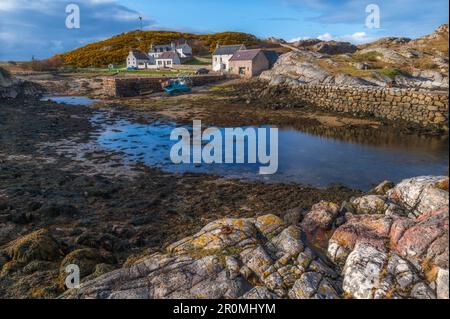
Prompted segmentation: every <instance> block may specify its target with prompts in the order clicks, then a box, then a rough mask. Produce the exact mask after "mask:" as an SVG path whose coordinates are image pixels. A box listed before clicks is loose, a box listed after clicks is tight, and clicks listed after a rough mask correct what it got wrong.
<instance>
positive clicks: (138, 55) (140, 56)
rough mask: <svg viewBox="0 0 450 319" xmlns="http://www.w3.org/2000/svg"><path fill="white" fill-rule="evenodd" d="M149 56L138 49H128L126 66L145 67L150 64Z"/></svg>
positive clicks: (148, 66)
mask: <svg viewBox="0 0 450 319" xmlns="http://www.w3.org/2000/svg"><path fill="white" fill-rule="evenodd" d="M152 64H153V63H152V61H151V59H150V57H149V56H148V55H147V54H145V53H143V52H141V51H138V50H130V53H129V54H128V57H127V68H128V69H131V68H137V69H147V68H150V66H151V65H152Z"/></svg>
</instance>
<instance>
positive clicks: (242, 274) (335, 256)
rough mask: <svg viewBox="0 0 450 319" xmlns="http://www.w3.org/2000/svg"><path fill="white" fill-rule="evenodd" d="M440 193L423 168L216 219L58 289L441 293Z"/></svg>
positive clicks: (166, 294) (117, 293) (444, 251)
mask: <svg viewBox="0 0 450 319" xmlns="http://www.w3.org/2000/svg"><path fill="white" fill-rule="evenodd" d="M448 195H449V194H448V178H447V177H438V176H424V177H417V178H412V179H408V180H404V181H403V182H401V183H400V184H398V185H396V186H393V185H391V184H390V183H389V182H385V183H383V184H381V185H379V186H378V187H377V188H376V189H375V190H374V191H373V194H372V195H366V196H363V197H357V198H353V199H352V200H350V201H349V202H345V203H342V204H341V205H340V206H339V205H337V204H335V203H331V202H324V201H322V202H320V203H318V204H316V205H314V206H312V208H311V209H310V210H308V211H307V212H303V213H302V212H300V211H298V210H291V211H289V212H286V213H285V214H284V219H281V218H280V217H277V216H275V215H264V216H260V217H256V218H245V219H231V218H225V219H220V220H217V221H214V222H212V223H210V224H208V225H207V226H206V227H204V228H203V229H202V230H201V231H200V232H198V233H197V234H195V235H193V236H190V237H187V238H185V239H182V240H181V241H178V242H176V243H173V244H171V245H170V246H168V248H167V251H166V253H157V254H153V255H149V256H143V257H142V258H140V259H138V260H136V261H133V262H132V263H131V264H129V265H127V266H126V267H124V268H123V269H120V270H116V271H114V272H110V273H108V274H105V275H104V276H101V277H99V278H97V279H94V280H91V281H87V282H85V283H84V284H83V285H82V287H81V288H79V289H72V290H70V291H68V292H66V293H65V294H64V295H63V297H64V298H111V299H116V298H251V299H272V298H291V299H309V298H314V299H336V298H357V299H381V298H396V299H397V298H418V299H435V298H448V297H449V294H448V293H449V287H448V281H449V279H448V250H449V247H448V240H449V237H448V236H449V234H448V216H449V215H448V213H449V210H448V200H449V197H448ZM327 234H331V239H330V240H329V242H328V247H327V248H326V250H325V252H324V251H323V250H322V249H321V248H320V246H321V245H320V243H317V240H318V239H320V238H323V239H326V236H327ZM324 237H325V238H324Z"/></svg>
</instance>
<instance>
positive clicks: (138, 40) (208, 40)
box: [58, 31, 261, 68]
mask: <svg viewBox="0 0 450 319" xmlns="http://www.w3.org/2000/svg"><path fill="white" fill-rule="evenodd" d="M172 41H188V43H189V44H190V45H191V46H192V47H193V50H194V54H198V53H208V52H212V51H213V50H214V48H215V47H216V44H217V43H220V44H223V45H225V44H240V43H244V44H245V45H248V46H252V45H257V44H259V43H260V42H261V41H260V40H259V39H257V38H256V37H255V36H253V35H251V34H246V33H240V32H223V33H215V34H204V35H198V34H190V33H182V32H170V31H132V32H126V33H122V34H119V35H117V36H114V37H112V38H109V39H107V40H103V41H100V42H95V43H91V44H88V45H86V46H83V47H80V48H78V49H75V50H73V51H70V52H66V53H63V54H60V55H58V57H61V58H62V59H63V60H64V65H66V66H72V67H78V68H82V67H91V66H94V67H101V66H106V65H108V64H110V63H113V64H121V63H124V61H125V58H126V56H127V55H128V52H129V50H130V49H139V50H141V51H143V52H147V51H148V50H149V48H150V45H151V44H152V43H153V44H155V45H156V44H167V43H171V42H172Z"/></svg>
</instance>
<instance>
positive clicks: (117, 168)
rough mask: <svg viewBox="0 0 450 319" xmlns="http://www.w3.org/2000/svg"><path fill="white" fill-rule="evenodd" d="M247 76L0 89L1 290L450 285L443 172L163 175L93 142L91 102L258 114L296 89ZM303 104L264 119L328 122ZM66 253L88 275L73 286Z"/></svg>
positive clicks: (220, 120)
mask: <svg viewBox="0 0 450 319" xmlns="http://www.w3.org/2000/svg"><path fill="white" fill-rule="evenodd" d="M8 81H10V79H8ZM3 83H6V82H3ZM8 83H12V82H8ZM21 83H23V82H21ZM241 85H242V84H241ZM5 87H8V90H9V88H11V87H13V86H11V85H10V84H8V86H6V85H4V84H3V88H5ZM245 88H246V86H245V84H244V85H243V86H241V87H240V90H241V91H236V90H235V91H232V92H230V91H229V90H228V88H221V90H223V91H220V90H219V92H215V93H213V94H214V95H209V94H212V93H208V95H205V96H203V99H201V98H199V100H195V98H198V97H195V96H192V100H190V99H191V98H189V97H183V99H182V100H180V101H179V100H177V98H175V100H171V101H169V102H167V101H166V100H157V99H155V100H150V99H148V100H142V99H141V100H127V101H108V102H105V103H99V104H98V105H95V106H93V107H86V106H69V105H61V104H56V103H53V102H48V101H47V102H44V101H37V100H36V99H35V97H36V96H39V94H34V93H33V92H38V91H30V93H32V94H25V95H20V94H19V95H17V96H16V98H15V99H12V96H8V97H6V98H3V99H2V98H0V131H1V132H2V134H1V135H0V297H2V298H56V297H60V298H260V299H261V298H264V299H268V298H291V299H308V298H328V299H338V298H356V299H375V298H419V299H435V298H448V290H449V288H448V268H449V267H448V249H449V245H448V236H449V231H448V201H449V198H448V196H449V188H448V183H449V181H448V177H447V176H422V177H416V178H411V179H407V180H404V181H403V182H401V183H399V184H397V185H393V184H392V183H390V182H384V183H382V184H380V185H379V186H377V187H376V188H374V189H373V190H372V191H370V192H369V193H362V192H361V191H358V190H352V189H348V188H346V187H343V186H339V185H332V186H329V187H327V188H314V187H310V186H306V185H299V184H292V183H291V184H269V183H264V182H245V181H241V180H230V179H224V178H220V177H218V176H213V175H203V174H172V173H165V172H163V171H161V170H158V169H153V168H149V167H146V166H143V165H137V164H136V165H129V164H127V163H125V161H124V158H123V156H122V155H123V154H121V153H119V152H111V151H105V150H103V149H99V148H96V147H95V146H93V144H92V143H90V142H91V141H92V140H93V139H95V137H96V136H97V135H98V132H99V128H100V126H101V123H97V122H95V121H93V120H92V119H93V117H95V116H96V115H102V117H103V118H104V119H105V120H104V121H106V122H114V121H115V120H118V119H121V120H123V119H126V120H130V121H133V122H137V123H151V122H152V121H156V120H158V121H159V120H161V119H167V118H168V119H172V120H175V121H177V122H180V123H183V122H184V121H185V120H186V119H188V120H190V119H191V118H192V117H193V116H194V115H195V116H197V115H199V114H200V115H201V116H202V118H203V119H204V120H205V123H208V124H210V125H219V126H223V125H259V124H260V123H264V122H266V121H267V119H270V118H271V116H272V115H273V114H271V113H267V112H265V109H264V107H263V108H261V107H260V106H261V105H259V104H262V106H265V107H267V108H280V109H281V108H283V109H289V108H291V107H292V108H294V107H293V105H295V103H297V102H295V100H290V98H289V96H290V95H289V92H286V91H284V88H283V86H274V87H271V88H269V89H267V87H266V88H265V89H266V90H267V93H266V94H267V95H266V96H259V98H256V97H255V98H253V97H252V96H254V95H252V94H251V93H248V92H247V93H245V94H242V95H241V94H239V92H244V91H245ZM8 92H11V91H8ZM231 93H232V94H231ZM284 94H286V95H284ZM223 95H226V96H227V97H226V98H224V99H223V100H221V97H222V96H223ZM200 96H201V94H200ZM213 96H214V98H215V99H216V100H215V101H216V102H217V103H215V105H213V106H210V105H209V104H206V106H207V107H205V101H209V103H210V104H211V102H210V101H211V98H212V97H213ZM284 96H285V97H286V98H281V97H284ZM270 97H271V98H270ZM174 101H177V103H175V102H174ZM233 101H234V102H236V105H233ZM276 101H278V102H276ZM178 102H179V103H178ZM230 102H231V104H232V105H230ZM164 103H169V104H173V105H175V107H173V108H170V107H167V106H164ZM196 103H197V104H198V105H197V104H196ZM264 103H266V104H264ZM277 103H278V104H277ZM286 103H287V104H286ZM127 104H130V105H127ZM184 104H186V105H184ZM256 104H258V105H257V107H256ZM243 105H244V106H247V107H242V106H243ZM286 105H288V106H287V107H286ZM253 106H255V107H253ZM301 109H302V110H304V112H303V111H298V112H297V110H296V111H292V112H291V111H289V110H280V111H279V112H280V113H279V114H281V115H278V117H277V118H276V119H273V121H278V122H277V124H280V125H283V124H284V125H286V124H289V125H291V124H292V123H293V124H292V125H298V126H301V127H302V128H303V129H309V130H321V129H325V128H327V126H328V125H330V122H329V121H330V119H329V118H328V117H330V115H329V114H322V113H314V112H310V111H308V106H304V105H302V107H301ZM216 111H217V112H216ZM288 111H289V112H288ZM277 112H278V111H277ZM302 112H303V113H302ZM309 112H310V113H309ZM218 115H220V116H218ZM237 115H239V116H237ZM356 117H357V116H355V117H353V116H352V117H340V118H337V117H336V118H333V122H336V123H335V124H334V125H335V126H336V127H335V128H336V129H339V130H342V131H347V132H348V128H349V127H356V126H357V123H358V121H360V125H363V126H365V127H366V126H367V128H370V129H371V130H375V128H374V126H380V127H381V128H379V130H383V127H382V124H383V123H378V122H377V123H373V122H370V121H363V120H358V119H357V118H356ZM324 118H327V120H325V119H324ZM248 119H250V120H248ZM246 121H253V122H250V123H249V122H246ZM375 124H376V125H375ZM388 124H391V123H390V122H388ZM392 124H396V125H401V124H398V123H392ZM393 127H395V125H393ZM405 127H406V125H405ZM71 264H76V265H78V266H79V267H80V270H81V282H82V286H81V287H80V288H79V289H70V290H67V288H66V287H65V277H66V276H67V273H66V272H65V267H66V266H67V265H71Z"/></svg>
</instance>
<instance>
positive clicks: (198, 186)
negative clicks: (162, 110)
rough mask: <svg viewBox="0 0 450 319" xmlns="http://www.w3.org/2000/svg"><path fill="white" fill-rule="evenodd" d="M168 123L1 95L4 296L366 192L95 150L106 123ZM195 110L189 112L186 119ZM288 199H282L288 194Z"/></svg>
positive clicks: (46, 292)
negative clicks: (99, 119) (166, 165)
mask: <svg viewBox="0 0 450 319" xmlns="http://www.w3.org/2000/svg"><path fill="white" fill-rule="evenodd" d="M95 114H103V117H104V118H105V120H106V121H110V122H114V121H116V120H118V119H127V120H130V121H133V122H138V123H151V122H152V121H155V120H161V119H162V118H163V116H162V115H161V114H159V113H157V112H149V111H148V110H147V109H146V110H145V111H143V112H139V111H137V110H134V109H131V108H129V107H120V106H115V105H114V104H111V105H105V106H104V107H96V106H94V107H86V106H73V105H61V104H56V103H53V102H46V101H36V100H18V99H15V100H0V131H1V132H2V134H1V135H0V250H1V253H0V297H2V298H55V297H57V296H59V295H60V294H62V293H63V292H64V290H65V289H64V280H62V279H61V278H64V275H65V272H64V269H63V268H61V267H62V266H63V265H64V264H65V263H66V262H72V261H75V262H74V263H76V264H78V265H80V267H81V269H82V280H87V279H89V278H93V277H96V276H99V275H100V274H103V273H105V272H108V271H111V270H113V269H118V268H120V267H122V266H123V265H127V264H130V263H132V262H133V260H136V259H137V258H140V256H142V255H145V254H149V253H154V252H158V251H162V250H164V249H165V247H167V246H168V245H170V244H171V243H173V242H176V241H177V240H180V239H182V238H184V237H186V236H189V235H191V234H192V233H195V232H197V231H200V230H201V229H202V228H203V227H204V226H205V225H206V224H208V223H210V222H213V221H214V220H216V219H220V218H254V217H255V216H262V215H266V214H275V215H277V214H280V213H281V212H283V211H288V210H290V209H293V208H298V209H302V210H303V209H304V210H306V209H309V208H310V207H311V206H312V205H313V204H314V203H315V202H317V201H320V200H322V199H324V200H327V201H338V200H342V199H349V198H350V197H352V196H356V195H359V194H361V192H359V191H357V190H351V189H348V188H345V187H342V186H339V185H335V186H330V187H327V188H323V189H319V188H314V187H310V186H306V185H298V184H267V183H263V182H244V181H239V180H230V179H224V178H220V177H218V176H214V175H203V174H171V173H165V172H162V171H160V170H158V169H152V168H148V167H146V166H143V165H129V164H127V163H125V162H124V158H123V154H120V153H116V152H107V151H105V150H102V149H98V148H95V147H93V146H92V145H91V144H90V143H89V142H90V141H91V140H92V139H95V136H96V134H98V133H97V132H98V129H99V128H100V125H101V123H100V124H97V123H95V122H92V121H91V119H92V117H93V116H94V115H95ZM185 116H186V115H185ZM280 199H282V200H280Z"/></svg>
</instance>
